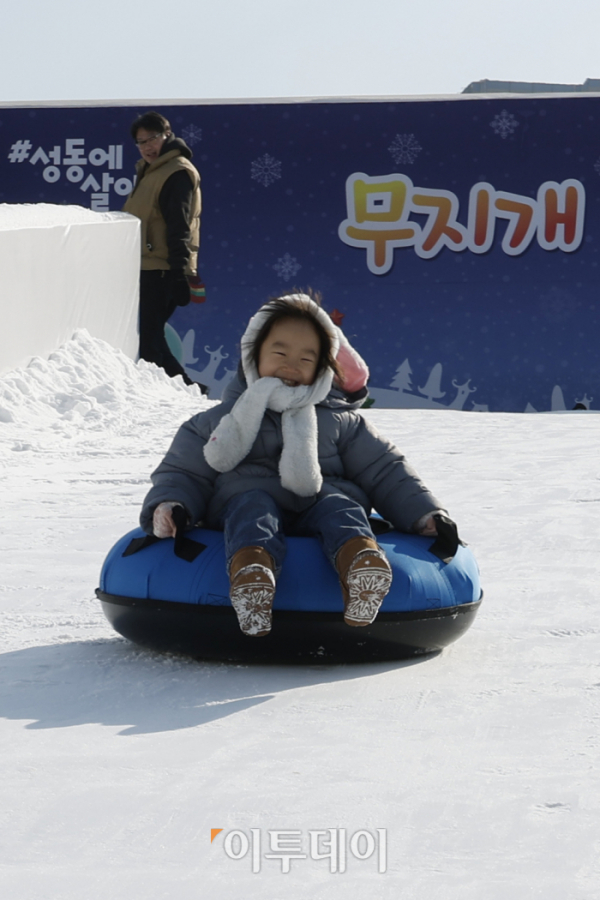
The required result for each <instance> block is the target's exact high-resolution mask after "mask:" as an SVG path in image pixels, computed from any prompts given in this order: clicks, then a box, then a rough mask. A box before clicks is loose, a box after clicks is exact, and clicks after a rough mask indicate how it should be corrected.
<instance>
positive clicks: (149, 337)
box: [140, 269, 192, 384]
mask: <svg viewBox="0 0 600 900" xmlns="http://www.w3.org/2000/svg"><path fill="white" fill-rule="evenodd" d="M167 283H168V278H167V273H166V272H165V271H163V270H160V269H159V270H155V269H153V270H150V271H145V270H142V272H141V275H140V359H145V360H147V361H148V362H153V363H156V365H157V366H161V367H162V368H163V369H164V370H165V372H166V373H167V375H169V376H170V377H171V378H173V377H174V376H175V375H181V376H182V377H183V380H184V381H185V382H186V384H191V383H192V382H191V380H190V378H189V376H188V375H187V374H186V372H185V370H184V368H183V366H182V365H181V364H180V363H179V362H177V360H176V359H175V357H174V356H173V354H172V353H171V351H170V350H169V345H168V344H167V340H166V338H165V325H166V323H167V321H168V320H169V319H170V318H171V316H172V315H173V313H174V312H175V305H174V304H172V303H170V302H169V300H168V298H167Z"/></svg>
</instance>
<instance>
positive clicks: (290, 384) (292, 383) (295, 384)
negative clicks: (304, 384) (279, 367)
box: [281, 378, 300, 387]
mask: <svg viewBox="0 0 600 900" xmlns="http://www.w3.org/2000/svg"><path fill="white" fill-rule="evenodd" d="M281 380H282V381H283V383H284V384H285V385H286V386H287V387H298V385H299V383H300V382H299V381H290V379H289V378H282V379H281Z"/></svg>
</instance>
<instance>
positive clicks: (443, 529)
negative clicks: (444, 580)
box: [429, 513, 465, 563]
mask: <svg viewBox="0 0 600 900" xmlns="http://www.w3.org/2000/svg"><path fill="white" fill-rule="evenodd" d="M433 518H434V521H435V526H436V528H437V537H436V539H435V541H434V542H433V544H432V545H431V547H430V548H429V552H430V553H433V555H434V556H437V558H438V559H441V561H442V562H445V563H449V562H451V561H452V560H453V559H454V557H455V556H456V551H457V550H458V548H459V546H462V547H464V546H465V545H464V542H463V541H461V539H460V538H459V536H458V528H457V527H456V522H453V521H452V519H451V518H449V516H444V515H442V513H436V515H434V517H433Z"/></svg>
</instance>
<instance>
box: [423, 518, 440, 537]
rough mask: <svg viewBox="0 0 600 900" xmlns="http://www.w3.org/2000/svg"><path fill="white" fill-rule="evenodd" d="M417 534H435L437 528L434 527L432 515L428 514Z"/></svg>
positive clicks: (426, 535)
mask: <svg viewBox="0 0 600 900" xmlns="http://www.w3.org/2000/svg"><path fill="white" fill-rule="evenodd" d="M419 534H422V535H423V536H424V537H433V536H434V535H436V534H437V528H436V527H435V521H434V518H433V516H429V518H428V519H427V521H426V522H425V524H424V526H423V527H422V528H421V530H420V531H419Z"/></svg>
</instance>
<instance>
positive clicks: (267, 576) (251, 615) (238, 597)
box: [229, 547, 275, 637]
mask: <svg viewBox="0 0 600 900" xmlns="http://www.w3.org/2000/svg"><path fill="white" fill-rule="evenodd" d="M274 570H275V565H274V563H273V558H272V556H271V554H270V553H267V551H266V550H263V548H262V547H242V549H241V550H238V551H237V553H234V555H233V557H232V559H231V564H230V567H229V585H230V587H229V596H230V598H231V605H232V606H233V608H234V610H235V613H236V615H237V617H238V622H239V625H240V628H241V630H242V631H243V632H244V634H247V635H249V636H250V637H264V635H266V634H268V633H269V632H270V630H271V622H272V611H273V598H274V597H275V575H274Z"/></svg>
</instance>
